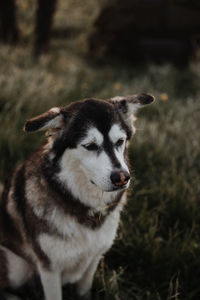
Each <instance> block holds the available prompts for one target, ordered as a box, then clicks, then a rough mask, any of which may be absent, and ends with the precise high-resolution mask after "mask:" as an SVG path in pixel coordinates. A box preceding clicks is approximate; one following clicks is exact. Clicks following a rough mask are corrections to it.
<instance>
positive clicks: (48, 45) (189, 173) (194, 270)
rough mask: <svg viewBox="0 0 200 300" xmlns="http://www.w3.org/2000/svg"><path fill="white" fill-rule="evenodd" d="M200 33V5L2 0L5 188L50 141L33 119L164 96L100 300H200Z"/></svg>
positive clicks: (136, 151)
mask: <svg viewBox="0 0 200 300" xmlns="http://www.w3.org/2000/svg"><path fill="white" fill-rule="evenodd" d="M199 37H200V3H199V1H198V0H190V1H189V0H166V1H164V0H140V1H139V0H123V1H120V0H112V1H109V3H108V1H105V0H85V1H81V0H58V1H57V2H56V1H55V0H54V1H53V0H43V1H41V0H40V1H39V0H38V1H37V0H16V1H15V2H14V1H13V0H8V1H6V0H1V4H0V181H1V182H2V183H3V182H4V180H6V178H8V176H9V174H10V173H11V172H12V170H13V169H14V167H15V166H16V165H17V164H18V163H19V162H20V161H22V160H24V159H25V158H27V157H28V155H29V154H30V153H31V152H32V151H33V149H36V148H37V146H38V145H39V144H40V143H41V141H42V140H43V139H44V136H43V135H42V134H30V135H28V134H25V133H24V132H23V131H22V128H23V125H24V122H25V121H26V120H27V119H28V118H30V117H33V116H36V115H37V114H40V113H42V112H44V111H46V110H47V109H49V108H51V107H53V106H59V105H61V106H62V105H67V104H68V103H69V102H71V101H76V100H79V99H82V98H86V97H97V98H109V97H113V96H116V95H129V94H136V93H142V92H147V93H152V94H153V95H154V96H156V102H155V103H154V104H153V105H151V106H150V107H148V108H146V109H144V110H142V111H141V112H139V114H138V121H137V122H136V128H137V133H136V135H135V137H134V138H133V141H132V143H131V146H130V162H131V169H132V177H133V179H132V186H131V188H130V191H129V202H128V205H127V206H126V208H125V210H124V212H123V215H122V220H121V223H120V228H119V231H118V236H117V238H116V241H115V244H114V245H113V247H112V249H111V250H110V251H109V252H108V253H107V255H106V256H105V257H104V258H102V260H101V263H100V265H99V268H98V271H97V273H96V276H95V282H94V293H95V299H97V300H99V299H106V300H110V299H114V300H165V299H166V300H170V299H175V300H198V299H200V151H199V148H200V145H199V142H200V130H199V128H200V116H199V113H200V83H199V81H200V58H199V50H198V47H199V46H198V45H199ZM25 297H26V299H31V300H32V299H36V298H38V297H39V296H38V294H37V291H35V290H34V289H32V290H31V294H30V292H28V293H27V294H26V296H25ZM72 299H73V298H72Z"/></svg>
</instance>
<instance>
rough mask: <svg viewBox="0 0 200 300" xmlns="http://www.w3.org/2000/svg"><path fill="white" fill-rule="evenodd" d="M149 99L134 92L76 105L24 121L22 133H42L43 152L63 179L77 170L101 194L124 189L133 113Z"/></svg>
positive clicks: (133, 129) (126, 182)
mask: <svg viewBox="0 0 200 300" xmlns="http://www.w3.org/2000/svg"><path fill="white" fill-rule="evenodd" d="M153 100H154V98H153V97H152V96H150V95H147V94H140V95H135V96H127V97H115V98H112V99H109V100H98V99H86V100H82V101H77V102H74V103H72V104H70V105H68V106H66V107H63V108H58V107H56V108H52V109H50V110H49V111H48V112H46V113H44V114H42V115H40V116H38V117H36V118H33V119H31V120H29V121H27V122H26V124H25V131H38V130H46V131H47V136H49V142H48V143H47V146H46V148H45V151H46V153H47V154H48V155H49V159H50V160H51V161H52V162H54V163H56V164H57V165H58V166H59V170H60V173H59V174H62V176H61V175H59V176H60V178H61V177H62V180H63V181H64V180H67V178H69V177H70V174H72V172H79V173H81V174H82V176H84V177H85V179H86V180H87V181H88V182H90V184H94V185H96V186H97V187H98V188H100V189H101V190H103V191H114V190H120V189H125V188H127V187H128V185H129V179H130V175H129V170H128V166H127V163H126V148H127V144H128V141H129V140H130V138H131V136H132V135H133V133H134V132H135V128H134V126H133V121H134V113H135V112H136V110H137V109H138V108H139V107H142V106H144V105H147V104H150V103H151V102H152V101H153Z"/></svg>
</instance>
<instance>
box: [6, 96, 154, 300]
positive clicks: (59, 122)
mask: <svg viewBox="0 0 200 300" xmlns="http://www.w3.org/2000/svg"><path fill="white" fill-rule="evenodd" d="M153 99H154V98H153V97H152V96H150V95H147V94H140V95H135V96H127V97H115V98H112V99H109V100H99V99H85V100H82V101H77V102H74V103H72V104H70V105H68V106H66V107H62V108H59V107H54V108H52V109H50V110H49V111H47V112H45V113H43V114H42V115H40V116H38V117H35V118H33V119H30V120H29V121H27V122H26V124H25V127H24V130H25V131H27V132H32V131H39V130H45V131H46V135H47V141H46V143H45V144H44V145H43V146H42V147H41V148H40V149H39V150H38V151H36V152H34V153H33V154H32V155H31V156H30V158H29V159H28V160H27V161H25V162H23V163H21V164H20V165H19V166H18V167H17V168H16V170H15V171H14V173H13V176H12V177H11V179H10V182H9V183H8V184H7V185H6V186H5V187H4V191H3V194H2V197H1V200H0V289H1V292H2V295H4V297H5V299H11V297H12V299H14V298H13V296H11V295H8V294H6V290H7V288H12V289H14V290H17V289H18V288H20V287H21V286H22V285H24V284H25V283H26V282H27V281H28V280H31V278H32V277H33V276H35V275H37V276H39V278H40V281H41V284H42V287H43V291H44V295H45V299H46V300H61V299H62V286H63V285H65V284H67V283H75V284H76V286H77V294H78V297H80V298H81V299H89V298H90V290H91V286H92V281H93V276H94V273H95V271H96V268H97V265H98V262H99V260H100V258H101V256H102V255H103V254H104V253H105V252H106V251H107V250H108V249H109V248H110V247H111V245H112V243H113V240H114V238H115V235H116V230H117V227H118V223H119V218H120V211H121V210H122V208H123V206H124V204H125V202H126V193H125V190H126V189H127V188H128V186H129V182H130V175H129V170H128V166H127V158H126V152H127V145H128V141H129V140H130V138H131V136H132V135H133V133H134V132H135V129H134V127H133V121H134V113H135V112H136V110H137V108H139V107H141V106H144V105H146V104H149V103H151V102H152V101H153Z"/></svg>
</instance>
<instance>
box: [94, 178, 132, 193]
mask: <svg viewBox="0 0 200 300" xmlns="http://www.w3.org/2000/svg"><path fill="white" fill-rule="evenodd" d="M90 182H91V183H92V184H93V185H95V186H96V187H98V188H99V186H98V185H97V184H96V183H95V182H94V181H93V180H90ZM128 186H129V182H127V183H126V184H124V185H117V186H116V185H114V184H113V185H112V188H111V189H109V190H103V189H101V190H102V191H104V192H114V191H119V190H126V189H127V188H128Z"/></svg>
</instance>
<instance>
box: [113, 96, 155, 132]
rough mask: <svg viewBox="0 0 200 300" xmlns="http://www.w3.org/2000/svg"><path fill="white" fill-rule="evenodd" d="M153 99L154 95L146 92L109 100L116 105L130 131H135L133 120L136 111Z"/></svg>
mask: <svg viewBox="0 0 200 300" xmlns="http://www.w3.org/2000/svg"><path fill="white" fill-rule="evenodd" d="M153 101H154V97H153V96H151V95H148V94H139V95H133V96H127V97H115V98H112V99H111V102H112V103H113V105H114V106H115V107H116V109H117V110H118V112H119V113H120V115H121V116H122V118H123V120H124V122H125V123H126V125H127V126H128V127H129V128H130V130H131V132H132V133H135V127H134V126H133V122H134V121H135V120H136V117H135V116H134V115H135V113H136V111H137V110H138V109H139V108H141V107H143V106H145V105H148V104H150V103H152V102H153Z"/></svg>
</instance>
